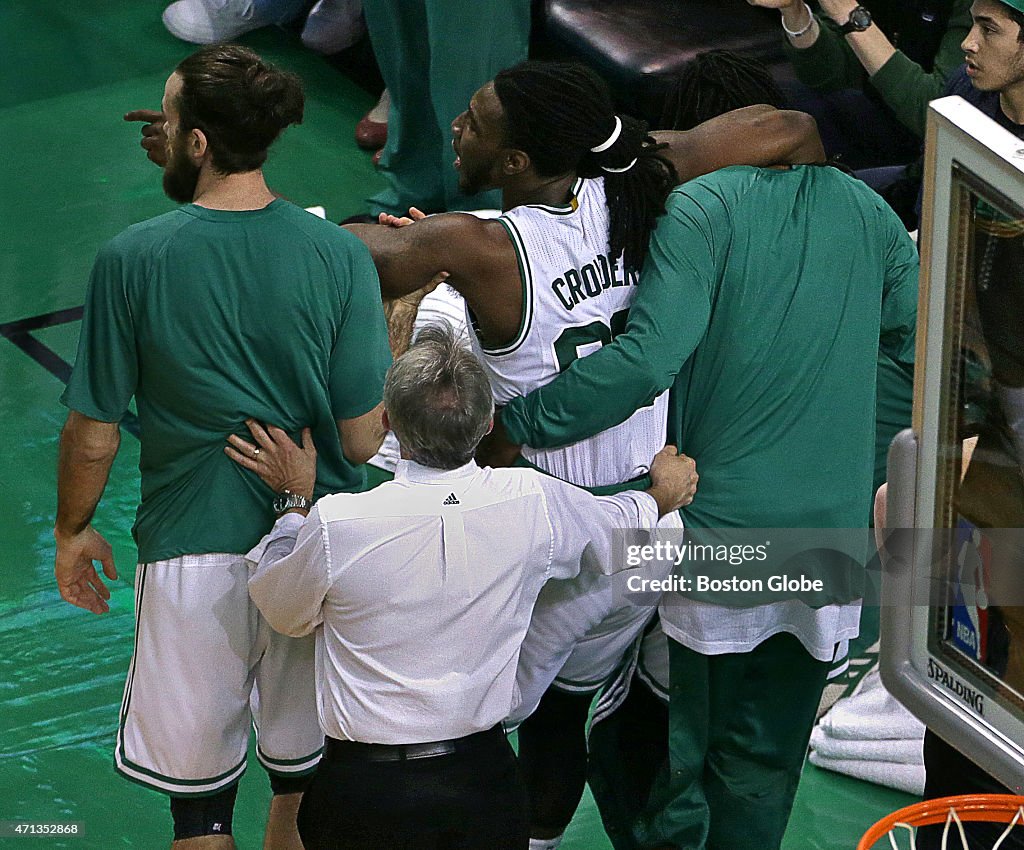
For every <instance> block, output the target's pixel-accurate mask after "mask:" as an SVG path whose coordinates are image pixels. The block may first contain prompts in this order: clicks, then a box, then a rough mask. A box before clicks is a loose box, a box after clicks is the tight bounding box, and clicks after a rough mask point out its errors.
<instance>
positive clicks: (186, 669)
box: [114, 554, 324, 796]
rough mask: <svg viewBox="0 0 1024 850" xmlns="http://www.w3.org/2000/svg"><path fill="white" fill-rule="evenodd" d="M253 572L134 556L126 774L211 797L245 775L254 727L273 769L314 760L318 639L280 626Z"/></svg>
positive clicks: (122, 748)
mask: <svg viewBox="0 0 1024 850" xmlns="http://www.w3.org/2000/svg"><path fill="white" fill-rule="evenodd" d="M248 577H249V575H248V570H247V568H246V564H245V558H244V556H242V555H232V554H210V555H185V556H182V557H179V558H172V559H170V560H166V561H157V562H154V563H150V564H139V566H138V570H137V572H136V574H135V650H134V653H133V654H132V660H131V666H130V668H129V671H128V681H127V683H126V684H125V689H124V699H123V701H122V703H121V715H120V722H119V724H118V733H117V743H116V748H115V751H114V765H115V767H116V769H117V770H118V772H119V773H121V774H122V775H124V776H125V777H127V778H128V779H131V780H133V781H135V782H138V783H140V784H142V785H145V786H147V787H149V788H153V789H155V790H157V791H163V792H165V793H167V794H171V795H173V796H190V795H195V796H201V795H208V794H213V793H216V792H217V791H219V790H221V789H223V788H226V787H228V786H229V785H231V784H232V783H234V782H236V781H237V780H238V778H239V777H240V776H241V775H242V773H244V772H245V767H246V751H247V750H248V745H249V732H250V727H253V728H255V729H256V736H257V737H256V742H257V748H256V754H257V757H258V758H259V760H260V762H261V763H262V764H263V766H264V767H265V768H266V769H267V770H268V771H270V772H271V773H276V774H279V775H282V776H301V775H303V774H305V773H309V772H311V771H312V770H313V769H314V768H315V767H316V765H317V763H318V762H319V760H320V755H321V752H322V750H323V742H324V737H323V732H322V731H321V730H320V724H319V721H318V719H317V705H316V692H315V684H314V662H313V647H314V638H313V635H308V636H307V637H304V638H290V637H285V636H283V635H279V634H277V633H276V632H274V631H273V630H272V629H271V628H270V626H269V625H268V624H267V623H266V621H265V620H264V619H263V617H262V616H261V615H260V613H259V611H258V610H257V609H256V606H255V605H253V603H252V601H251V600H250V598H249V591H248V587H247V583H246V582H247V580H248Z"/></svg>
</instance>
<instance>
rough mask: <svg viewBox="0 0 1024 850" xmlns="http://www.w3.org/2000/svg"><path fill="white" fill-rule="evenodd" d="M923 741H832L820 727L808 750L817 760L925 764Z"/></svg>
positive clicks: (846, 739) (813, 733)
mask: <svg viewBox="0 0 1024 850" xmlns="http://www.w3.org/2000/svg"><path fill="white" fill-rule="evenodd" d="M922 743H923V739H922V738H907V739H905V740H904V739H896V740H869V741H857V740H853V739H850V738H833V737H832V736H831V735H829V734H828V733H827V732H826V731H825V730H824V729H822V728H821V727H820V726H815V727H814V731H813V732H811V749H812V750H814V751H815V752H817V753H818V755H819V756H823V757H824V758H829V759H841V760H848V761H887V762H895V763H896V764H917V765H920V764H924V757H923V755H922V752H921V746H922Z"/></svg>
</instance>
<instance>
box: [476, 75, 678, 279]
mask: <svg viewBox="0 0 1024 850" xmlns="http://www.w3.org/2000/svg"><path fill="white" fill-rule="evenodd" d="M494 91H495V93H496V94H497V96H498V100H499V101H501V106H502V109H503V110H504V113H505V123H506V134H507V142H508V144H509V146H510V147H513V148H517V149H518V150H521V151H523V152H524V153H526V154H527V155H529V157H530V161H531V162H532V163H533V167H534V169H535V170H536V172H537V174H539V175H540V176H541V177H557V176H559V175H562V174H565V173H567V172H570V171H574V172H576V174H578V175H579V176H580V177H591V178H593V177H603V178H604V187H605V195H606V197H607V200H608V209H609V214H610V218H611V227H610V232H609V240H608V241H609V253H610V255H611V256H612V257H615V258H617V257H619V256H620V255H621V256H622V257H623V263H624V265H625V267H626V268H627V269H629V270H633V271H639V269H640V268H641V266H642V265H643V260H644V255H645V254H646V253H647V243H648V241H649V239H650V234H651V231H652V230H653V229H654V224H655V221H656V219H657V218H658V216H659V215H661V214H662V213H664V212H665V199H666V198H667V197H668V193H669V192H670V191H672V189H673V188H674V187H675V186H676V184H678V182H679V179H678V177H677V175H676V171H675V168H674V167H673V166H672V163H670V162H669V161H668V160H667V159H665V158H664V157H663V156H661V155H660V154H659V153H658V151H659V150H661V149H662V148H664V147H665V145H659V144H658V143H657V142H655V140H654V139H653V138H652V137H651V136H650V135H649V134H648V132H647V124H646V123H644V122H643V121H638V120H637V119H635V118H631V117H629V116H628V115H619V114H616V112H615V107H614V104H613V103H612V97H611V92H610V91H609V90H608V86H607V85H606V84H605V82H604V80H602V79H601V78H600V77H599V76H598V75H597V74H596V73H594V72H593V71H591V70H590V69H589V68H587V67H586V66H584V65H580V64H577V63H566V62H534V61H530V62H522V63H520V64H519V65H514V66H513V67H511V68H507V69H506V70H504V71H501V72H500V73H499V74H498V75H497V76H496V77H495V78H494Z"/></svg>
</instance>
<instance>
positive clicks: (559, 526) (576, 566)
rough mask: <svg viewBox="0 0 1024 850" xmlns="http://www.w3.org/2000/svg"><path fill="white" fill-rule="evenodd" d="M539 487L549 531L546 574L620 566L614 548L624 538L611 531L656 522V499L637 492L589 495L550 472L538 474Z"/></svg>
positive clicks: (621, 556)
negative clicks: (550, 542)
mask: <svg viewBox="0 0 1024 850" xmlns="http://www.w3.org/2000/svg"><path fill="white" fill-rule="evenodd" d="M541 488H542V489H543V490H544V495H545V499H546V502H547V512H548V519H549V520H550V522H551V529H552V533H553V535H554V545H553V546H552V559H551V564H550V566H549V568H548V578H572V577H573V576H575V575H576V574H577V573H578V572H579V571H580V569H588V570H597V571H598V572H601V573H604V574H606V575H608V574H610V573H614V572H618V571H619V570H623V569H625V568H626V559H625V553H624V552H621V551H619V550H620V548H621V546H622V544H623V543H624V542H625V540H624V537H623V536H622V535H621V534H616V531H617V530H619V531H623V530H636V529H642V528H648V529H653V528H655V527H656V526H657V524H658V503H657V502H656V501H655V500H654V497H653V496H649V495H648V494H647V493H641V492H640V491H638V490H627V491H624V492H622V493H616V494H615V495H614V496H594V495H593V494H591V493H588V492H587V491H586V490H584V489H582V488H580V487H576V486H574V485H572V484H567V483H566V482H564V481H560V480H558V479H557V478H552V477H550V476H543V478H542V480H541Z"/></svg>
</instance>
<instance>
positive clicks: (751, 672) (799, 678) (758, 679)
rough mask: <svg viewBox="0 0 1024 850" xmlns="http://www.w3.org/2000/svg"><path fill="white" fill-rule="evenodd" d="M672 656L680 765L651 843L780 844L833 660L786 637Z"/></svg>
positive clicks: (712, 847) (715, 849)
mask: <svg viewBox="0 0 1024 850" xmlns="http://www.w3.org/2000/svg"><path fill="white" fill-rule="evenodd" d="M669 653H670V661H671V666H670V676H671V685H670V696H669V768H670V770H669V775H668V777H667V778H665V782H663V783H662V787H660V788H656V789H655V790H654V792H653V794H652V800H651V802H652V808H651V811H652V812H653V813H654V814H653V816H652V817H651V818H650V819H649V820H648V822H647V824H646V829H645V832H646V835H645V836H644V841H643V842H642V844H643V846H646V847H666V846H667V847H675V848H680V850H777V848H778V847H779V846H780V845H781V843H782V836H783V833H784V832H785V831H786V823H787V821H788V820H789V813H790V810H791V809H792V807H793V798H794V797H795V796H796V787H797V783H798V782H799V780H800V771H801V769H802V767H803V763H804V754H805V752H806V750H807V742H808V739H809V738H810V736H811V728H812V727H813V726H814V715H815V712H816V710H817V708H818V700H819V698H820V697H821V692H822V689H823V687H824V685H825V677H826V675H827V673H828V670H829V666H830V665H829V663H828V662H825V661H817V660H815V659H814V658H812V657H811V656H810V654H808V652H807V650H806V649H804V647H803V645H802V644H801V643H800V642H799V641H798V640H797V639H796V638H795V637H793V636H792V635H790V634H785V633H783V634H778V635H775V636H774V637H771V638H769V639H768V640H766V641H765V642H764V643H762V644H760V645H759V646H758V647H757V648H755V649H754V650H753V651H751V652H746V653H733V654H726V655H701V654H700V653H698V652H694V651H693V650H690V649H687V648H686V647H684V646H682V645H681V644H678V643H676V642H675V641H674V640H670V641H669Z"/></svg>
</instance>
